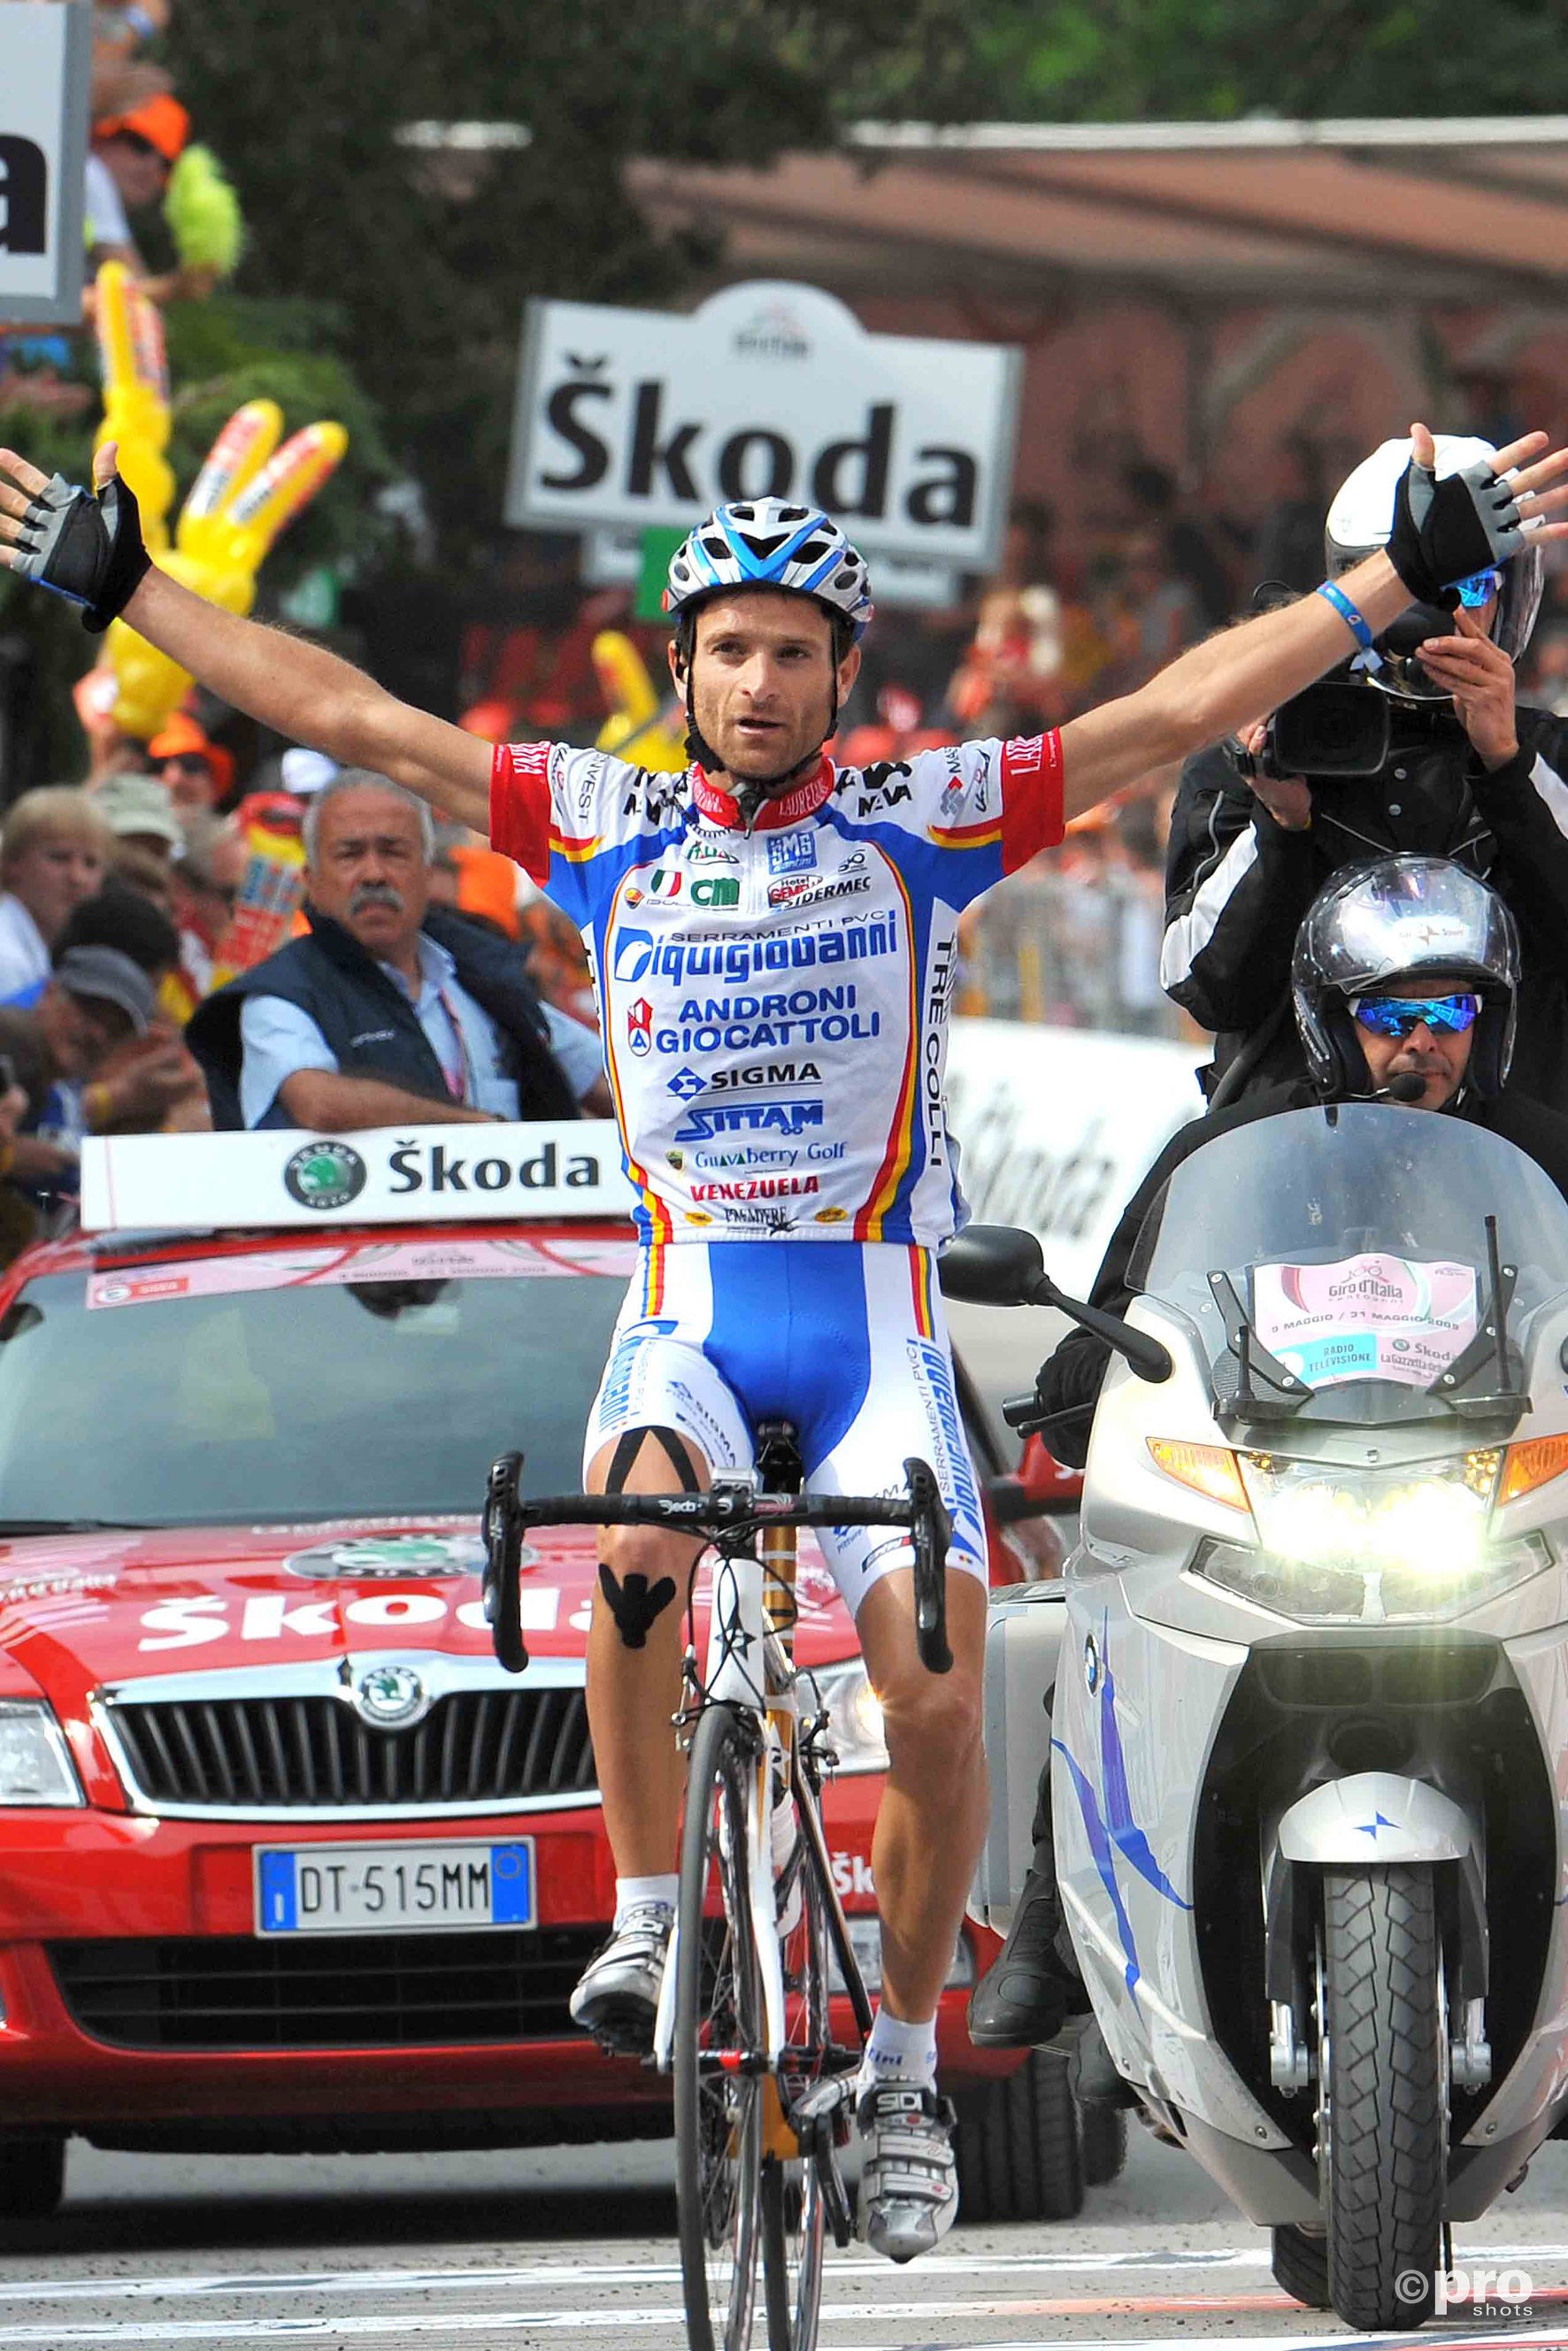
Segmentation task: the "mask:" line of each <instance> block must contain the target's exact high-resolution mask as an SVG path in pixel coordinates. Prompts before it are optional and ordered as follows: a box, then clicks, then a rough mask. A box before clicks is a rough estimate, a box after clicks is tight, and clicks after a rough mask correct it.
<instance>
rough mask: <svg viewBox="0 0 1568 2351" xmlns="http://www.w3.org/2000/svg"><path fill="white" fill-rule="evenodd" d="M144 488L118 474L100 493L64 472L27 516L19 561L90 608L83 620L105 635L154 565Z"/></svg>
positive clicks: (29, 573) (31, 576) (22, 568)
mask: <svg viewBox="0 0 1568 2351" xmlns="http://www.w3.org/2000/svg"><path fill="white" fill-rule="evenodd" d="M151 567H152V557H151V556H150V555H149V554H148V552H147V549H146V548H145V547H144V546H143V544H142V540H141V514H140V512H139V510H138V508H137V504H136V494H135V492H134V491H133V490H132V489H131V487H130V486H129V485H128V484H126V483H125V482H122V481H121V480H120V476H119V475H118V474H117V475H115V476H114V478H113V480H112V481H110V483H108V484H107V485H106V486H105V487H104V488H103V489H102V490H100V491H99V495H98V496H97V497H94V496H93V495H92V493H91V491H90V490H83V489H78V487H77V486H76V485H75V484H74V483H71V482H68V481H67V480H66V479H65V478H64V476H63V475H59V474H57V475H55V477H54V479H53V481H51V482H47V483H46V484H45V486H44V487H43V488H42V489H41V490H40V491H39V492H38V494H37V497H35V498H31V499H29V501H28V504H27V509H26V513H25V514H24V515H23V517H22V528H21V530H20V531H19V533H18V534H17V538H16V565H15V569H16V571H17V572H19V573H20V575H21V577H22V578H23V579H24V580H37V584H38V586H39V587H40V588H47V589H49V590H52V591H53V593H54V594H55V595H57V596H64V597H65V598H66V599H67V601H68V602H70V603H72V604H78V605H80V607H81V608H82V614H81V617H82V626H83V627H84V628H85V629H87V630H88V631H89V633H90V634H91V635H93V636H95V637H97V636H101V635H102V634H103V632H104V630H105V629H107V628H108V626H109V624H110V621H117V620H118V619H119V618H120V614H121V612H123V611H124V610H125V607H126V606H127V604H129V603H130V601H131V598H132V596H134V594H135V593H136V590H137V589H138V588H139V587H140V586H141V581H142V580H143V579H144V578H145V577H146V575H147V572H148V571H149V569H151Z"/></svg>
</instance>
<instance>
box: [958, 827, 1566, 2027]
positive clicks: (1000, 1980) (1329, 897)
mask: <svg viewBox="0 0 1568 2351" xmlns="http://www.w3.org/2000/svg"><path fill="white" fill-rule="evenodd" d="M1291 1003H1292V1006H1293V1008H1294V1012H1295V1019H1296V1030H1297V1034H1298V1036H1299V1038H1300V1040H1301V1050H1302V1053H1303V1055H1304V1057H1305V1061H1306V1064H1307V1071H1308V1075H1307V1077H1306V1078H1305V1079H1303V1080H1300V1081H1295V1082H1290V1083H1283V1084H1276V1085H1273V1086H1271V1087H1270V1088H1269V1089H1268V1090H1267V1091H1266V1092H1260V1093H1249V1094H1247V1095H1244V1096H1243V1098H1242V1100H1241V1101H1239V1102H1234V1103H1231V1104H1229V1105H1228V1107H1225V1108H1222V1109H1220V1110H1218V1111H1210V1112H1209V1113H1207V1115H1206V1116H1204V1117H1202V1118H1197V1119H1194V1120H1193V1121H1192V1122H1191V1123H1190V1124H1188V1125H1186V1126H1184V1127H1182V1128H1181V1129H1180V1130H1179V1131H1178V1132H1177V1133H1176V1134H1174V1135H1173V1136H1172V1137H1171V1140H1170V1141H1169V1143H1167V1144H1166V1147H1165V1149H1164V1151H1163V1152H1161V1154H1160V1155H1159V1157H1158V1158H1157V1159H1156V1160H1155V1164H1154V1165H1153V1166H1152V1167H1151V1168H1150V1170H1149V1172H1148V1174H1147V1175H1145V1178H1144V1180H1143V1182H1142V1183H1141V1184H1140V1185H1139V1186H1138V1188H1137V1190H1136V1191H1135V1192H1134V1195H1133V1196H1132V1198H1131V1199H1130V1200H1129V1201H1128V1203H1127V1206H1126V1207H1125V1208H1124V1210H1123V1213H1122V1217H1121V1220H1120V1222H1119V1223H1118V1225H1117V1227H1116V1229H1115V1231H1114V1233H1113V1235H1112V1237H1111V1240H1110V1243H1109V1245H1108V1247H1107V1249H1106V1251H1105V1255H1104V1258H1103V1260H1102V1263H1101V1266H1100V1270H1099V1272H1098V1274H1097V1275H1096V1276H1095V1279H1094V1286H1093V1289H1092V1290H1091V1291H1090V1299H1091V1301H1092V1304H1094V1305H1095V1306H1098V1307H1100V1308H1102V1309H1103V1311H1105V1312H1106V1313H1108V1314H1114V1315H1118V1316H1121V1315H1123V1314H1124V1313H1125V1311H1126V1309H1127V1306H1128V1304H1129V1302H1130V1301H1131V1298H1132V1295H1133V1293H1132V1290H1130V1288H1129V1286H1128V1282H1127V1269H1128V1266H1129V1264H1130V1262H1131V1260H1132V1256H1133V1251H1134V1247H1135V1245H1136V1242H1137V1239H1138V1235H1139V1233H1140V1232H1141V1230H1142V1229H1143V1225H1144V1220H1145V1217H1146V1216H1147V1214H1148V1212H1149V1209H1150V1208H1151V1207H1153V1206H1154V1204H1155V1201H1156V1200H1157V1199H1158V1198H1159V1196H1160V1194H1161V1192H1162V1191H1163V1189H1164V1187H1165V1186H1166V1182H1167V1181H1168V1179H1169V1177H1170V1175H1172V1173H1173V1171H1174V1170H1175V1169H1176V1168H1177V1167H1178V1166H1180V1165H1181V1163H1182V1161H1183V1160H1184V1159H1187V1158H1189V1157H1190V1156H1191V1155H1192V1154H1193V1153H1194V1152H1195V1151H1198V1150H1201V1149H1202V1147H1203V1145H1204V1144H1206V1143H1209V1142H1211V1141H1212V1140H1213V1139H1214V1137H1215V1136H1216V1135H1218V1134H1228V1133H1229V1131H1230V1130H1231V1128H1233V1127H1237V1126H1247V1125H1249V1124H1251V1123H1253V1121H1255V1120H1257V1119H1262V1118H1272V1117H1275V1116H1276V1115H1278V1114H1279V1113H1281V1112H1287V1111H1293V1110H1301V1109H1304V1108H1307V1107H1310V1106H1311V1105H1312V1103H1313V1102H1366V1101H1385V1102H1394V1103H1397V1104H1402V1105H1403V1106H1404V1107H1406V1108H1407V1109H1410V1110H1424V1111H1435V1112H1437V1113H1439V1114H1440V1115H1442V1116H1445V1117H1450V1118H1463V1119H1468V1120H1469V1121H1471V1122H1472V1123H1474V1124H1476V1125H1478V1126H1484V1127H1485V1128H1487V1129H1488V1131H1489V1132H1490V1133H1491V1134H1500V1135H1501V1136H1502V1138H1503V1139H1504V1141H1505V1142H1508V1143H1511V1144H1515V1145H1517V1147H1518V1148H1519V1149H1520V1150H1521V1151H1522V1152H1524V1153H1525V1154H1526V1155H1528V1156H1529V1157H1530V1158H1531V1159H1533V1160H1534V1161H1535V1163H1536V1165H1538V1166H1539V1167H1541V1168H1542V1169H1543V1170H1544V1172H1545V1173H1546V1174H1547V1175H1549V1176H1550V1177H1551V1178H1552V1182H1553V1183H1554V1184H1555V1185H1556V1186H1557V1188H1558V1190H1559V1191H1560V1192H1562V1193H1563V1196H1564V1197H1568V1117H1564V1116H1563V1114H1562V1113H1560V1112H1557V1111H1554V1110H1550V1109H1548V1108H1547V1107H1546V1106H1545V1105H1544V1104H1542V1103H1541V1102H1535V1101H1533V1100H1532V1099H1531V1097H1530V1096H1529V1095H1528V1094H1522V1093H1521V1092H1518V1091H1517V1090H1516V1089H1514V1088H1513V1087H1511V1086H1508V1085H1507V1084H1506V1081H1507V1080H1508V1078H1509V1072H1510V1068H1511V1062H1512V1059H1513V1049H1514V1038H1515V1033H1516V1029H1517V1025H1518V1016H1519V1007H1520V952H1519V934H1518V929H1517V926H1516V925H1515V923H1514V920H1513V917H1512V915H1511V913H1510V911H1509V909H1508V907H1507V906H1506V905H1505V904H1504V903H1503V901H1502V899H1501V897H1500V895H1499V893H1497V892H1496V891H1495V890H1493V889H1491V888H1490V886H1489V885H1488V884H1487V883H1484V882H1479V881H1478V880H1477V879H1476V878H1475V876H1474V875H1473V874H1471V873H1469V872H1467V871H1466V870H1465V868H1464V867H1463V866H1461V865H1458V864H1455V863H1452V862H1448V860H1445V859H1442V858H1436V857H1408V856H1406V857H1388V858H1383V859H1380V860H1377V861H1376V862H1372V863H1368V864H1364V865H1362V866H1360V867H1356V868H1351V869H1347V870H1346V871H1345V872H1342V873H1339V874H1336V875H1335V876H1334V878H1333V880H1332V881H1331V882H1330V883H1328V885H1327V887H1326V888H1325V889H1323V890H1322V892H1321V893H1319V895H1318V897H1317V899H1316V900H1315V902H1314V903H1313V904H1312V907H1311V909H1310V910H1309V912H1308V914H1307V917H1306V920H1305V921H1304V922H1303V923H1302V925H1301V929H1300V931H1299V933H1298V934H1297V937H1296V943H1295V948H1294V953H1293V955H1292V958H1291ZM1110 1361H1111V1349H1110V1347H1109V1345H1108V1344H1107V1343H1106V1342H1105V1341H1104V1340H1103V1339H1100V1338H1097V1337H1096V1336H1095V1335H1094V1334H1093V1333H1092V1332H1088V1331H1078V1330H1075V1331H1071V1332H1069V1333H1068V1335H1067V1337H1066V1338H1065V1339H1063V1340H1062V1342H1061V1344H1060V1346H1058V1347H1057V1348H1056V1350H1055V1352H1054V1353H1052V1354H1051V1357H1050V1358H1049V1360H1048V1361H1047V1362H1046V1363H1045V1364H1042V1365H1041V1366H1040V1376H1039V1380H1038V1382H1037V1384H1036V1393H1037V1395H1038V1397H1039V1402H1040V1420H1041V1422H1042V1423H1043V1434H1044V1437H1045V1441H1046V1443H1047V1445H1048V1446H1049V1447H1050V1448H1051V1452H1052V1453H1053V1454H1054V1455H1055V1456H1056V1458H1057V1459H1058V1460H1059V1461H1061V1462H1063V1463H1065V1464H1067V1465H1068V1466H1069V1467H1071V1468H1082V1466H1083V1464H1084V1462H1085V1460H1086V1459H1087V1458H1088V1452H1089V1433H1090V1426H1091V1423H1092V1419H1093V1414H1094V1406H1095V1403H1096V1401H1097V1400H1098V1397H1099V1394H1100V1387H1101V1383H1102V1382H1103V1379H1104V1376H1105V1373H1106V1369H1107V1367H1108V1365H1109V1364H1110ZM1034 1834H1035V1853H1034V1862H1033V1865H1032V1866H1031V1868H1030V1873H1029V1876H1028V1878H1027V1879H1026V1881H1025V1885H1024V1889H1023V1892H1022V1895H1021V1896H1020V1897H1019V1906H1018V1909H1017V1912H1016V1913H1015V1916H1014V1919H1013V1925H1012V1929H1011V1931H1010V1933H1009V1937H1008V1939H1007V1941H1006V1943H1005V1944H1004V1945H1003V1947H1002V1949H1001V1950H1000V1951H999V1952H998V1955H997V1957H996V1959H995V1960H994V1961H993V1962H992V1965H991V1967H990V1969H989V1970H988V1973H987V1974H986V1975H985V1976H984V1977H983V1978H982V1979H981V1980H980V1982H979V1983H977V1985H976V1987H975V1990H974V1991H973V1993H972V1994H971V1995H970V2001H969V2032H970V2037H971V2039H972V2040H974V2041H975V2042H976V2043H977V2044H978V2046H980V2047H981V2048H986V2049H1016V2048H1028V2047H1030V2045H1032V2044H1033V2043H1037V2042H1040V2041H1049V2040H1050V2039H1051V2037H1052V2036H1053V2035H1054V2034H1055V2033H1056V2032H1059V2031H1060V2030H1061V2025H1062V2022H1063V2021H1064V2019H1065V2018H1066V2016H1067V2015H1069V2014H1071V2013H1082V2011H1083V2009H1084V2008H1085V2007H1086V2006H1087V2001H1086V1999H1085V1996H1084V1993H1083V1988H1082V1984H1081V1983H1080V1982H1079V1981H1078V1979H1077V1977H1076V1974H1075V1973H1074V1972H1073V1971H1072V1970H1071V1966H1070V1965H1064V1963H1063V1961H1062V1959H1061V1957H1060V1955H1059V1954H1060V1949H1061V1947H1060V1946H1059V1942H1058V1936H1059V1932H1060V1928H1061V1919H1060V1916H1059V1913H1058V1908H1057V1901H1056V1884H1055V1875H1054V1870H1053V1868H1052V1865H1051V1773H1050V1765H1049V1762H1048V1764H1047V1766H1046V1769H1045V1770H1044V1771H1042V1773H1041V1775H1040V1798H1039V1802H1038V1804H1037V1806H1036V1811H1035V1823H1034Z"/></svg>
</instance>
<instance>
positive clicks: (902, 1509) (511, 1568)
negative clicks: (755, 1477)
mask: <svg viewBox="0 0 1568 2351" xmlns="http://www.w3.org/2000/svg"><path fill="white" fill-rule="evenodd" d="M522 1474H523V1457H522V1455H521V1454H520V1453H503V1454H502V1455H501V1457H500V1458H499V1460H498V1461H497V1462H496V1463H495V1465H494V1466H493V1468H491V1471H490V1479H489V1484H488V1486H487V1488H486V1496H485V1519H484V1531H485V1614H486V1618H487V1619H488V1622H489V1625H490V1635H491V1640H492V1642H493V1644H494V1646H495V1651H496V1656H497V1658H498V1660H499V1661H500V1663H501V1664H502V1665H503V1666H504V1667H506V1669H507V1673H509V1674H520V1673H523V1672H524V1671H526V1669H527V1667H528V1649H527V1646H526V1645H525V1643H524V1640H523V1623H522V1587H521V1583H520V1580H519V1569H520V1567H521V1562H522V1544H523V1536H524V1534H525V1533H526V1532H527V1531H528V1529H529V1528H530V1527H663V1528H665V1529H666V1530H667V1531H669V1532H670V1533H672V1534H690V1535H703V1536H707V1537H709V1538H710V1539H713V1538H716V1537H718V1536H720V1535H723V1534H726V1533H730V1532H734V1531H737V1530H739V1531H746V1530H749V1529H751V1528H754V1527H757V1526H758V1525H764V1526H775V1527H907V1528H908V1529H909V1531H910V1533H911V1536H912V1537H913V1549H914V1552H915V1646H916V1647H917V1649H918V1651H919V1654H920V1661H921V1663H922V1664H923V1665H924V1666H925V1669H926V1671H927V1672H928V1673H933V1674H945V1673H948V1672H950V1671H951V1669H952V1665H953V1652H952V1650H951V1649H950V1648H949V1647H948V1646H947V1589H946V1573H947V1546H948V1544H949V1542H950V1541H952V1534H953V1529H952V1522H951V1520H949V1518H948V1516H947V1512H946V1509H945V1508H944V1506H943V1501H942V1496H941V1491H940V1489H939V1488H938V1486H937V1483H936V1474H935V1472H934V1471H933V1470H932V1469H931V1468H930V1467H929V1465H928V1464H927V1463H925V1462H924V1461H921V1460H919V1459H917V1458H913V1457H912V1458H910V1459H909V1460H907V1461H905V1463H904V1483H905V1486H906V1488H907V1489H908V1499H907V1500H905V1501H896V1500H894V1499H892V1498H891V1497H890V1496H888V1495H886V1494H867V1495H863V1496H862V1495H853V1494H758V1493H753V1492H751V1491H749V1490H748V1489H746V1488H743V1487H737V1486H723V1485H721V1486H719V1487H716V1489H714V1490H713V1491H712V1492H710V1493H706V1494H543V1495H540V1496H538V1498H537V1499H528V1500H527V1501H525V1500H524V1499H523V1494H522Z"/></svg>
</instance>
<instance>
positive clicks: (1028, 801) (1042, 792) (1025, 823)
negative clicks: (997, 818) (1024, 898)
mask: <svg viewBox="0 0 1568 2351" xmlns="http://www.w3.org/2000/svg"><path fill="white" fill-rule="evenodd" d="M1061 789H1062V787H1061V735H1060V734H1059V732H1058V731H1057V729H1056V728H1055V727H1054V726H1053V727H1052V728H1051V731H1050V733H1049V734H1045V735H1030V736H1015V737H1013V738H1012V739H1011V741H1009V742H1007V743H1004V744H1003V745H1002V872H1004V873H1016V872H1018V870H1019V866H1020V865H1027V864H1028V863H1029V862H1030V858H1031V857H1036V856H1038V855H1039V853H1040V851H1041V850H1042V849H1053V848H1054V847H1055V846H1056V843H1057V842H1058V841H1060V840H1061V836H1062V833H1063V831H1064V830H1065V820H1064V819H1063V816H1062V809H1061Z"/></svg>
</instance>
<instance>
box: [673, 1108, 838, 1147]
mask: <svg viewBox="0 0 1568 2351" xmlns="http://www.w3.org/2000/svg"><path fill="white" fill-rule="evenodd" d="M821 1123H822V1105H821V1102H705V1103H704V1105H703V1107H702V1108H701V1109H700V1110H697V1109H695V1108H694V1109H692V1110H691V1111H690V1112H689V1113H688V1114H687V1117H686V1123H685V1126H678V1127H677V1128H676V1129H675V1134H674V1140H675V1141H676V1142H677V1143H711V1142H713V1141H714V1139H715V1138H716V1136H718V1135H721V1134H804V1133H805V1131H806V1129H807V1128H808V1127H809V1126H821Z"/></svg>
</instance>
